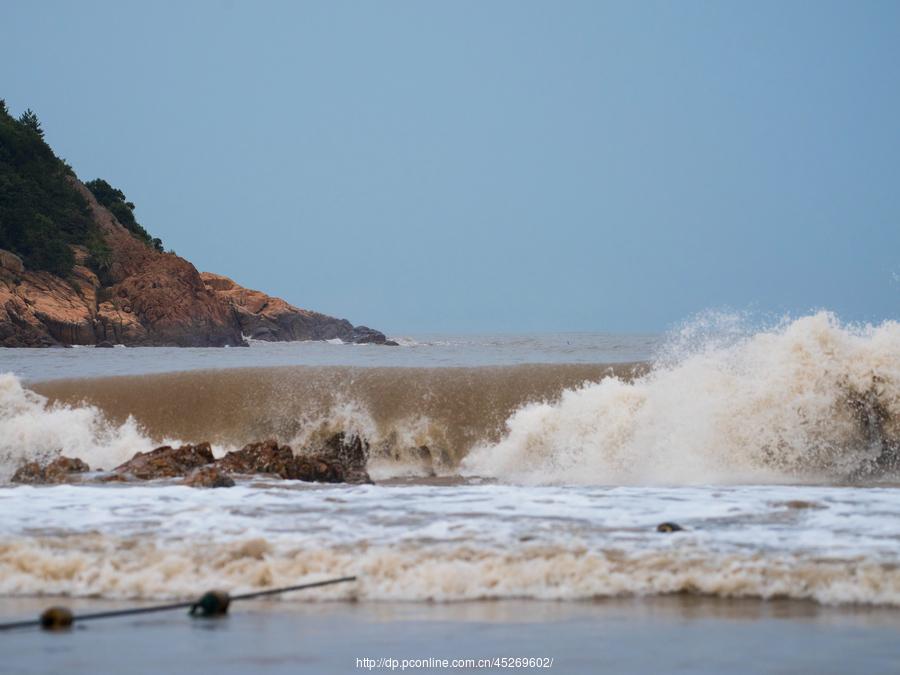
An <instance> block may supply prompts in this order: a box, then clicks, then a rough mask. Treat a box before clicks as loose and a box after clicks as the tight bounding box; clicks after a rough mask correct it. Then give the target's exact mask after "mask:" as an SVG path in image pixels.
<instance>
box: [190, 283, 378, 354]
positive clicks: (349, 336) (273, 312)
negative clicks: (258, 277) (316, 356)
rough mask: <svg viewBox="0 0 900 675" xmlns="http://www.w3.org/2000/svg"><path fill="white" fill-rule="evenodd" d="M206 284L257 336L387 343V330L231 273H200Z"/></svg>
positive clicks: (246, 332) (245, 329)
mask: <svg viewBox="0 0 900 675" xmlns="http://www.w3.org/2000/svg"><path fill="white" fill-rule="evenodd" d="M200 277H201V278H202V279H203V282H204V283H205V284H206V287H207V288H208V289H209V290H210V291H212V292H214V293H216V294H217V295H218V296H219V297H220V298H222V299H223V300H225V301H226V302H228V303H229V304H230V305H231V307H232V308H233V310H234V314H235V316H236V317H237V320H238V322H239V323H240V326H241V332H242V333H243V334H244V335H246V336H248V337H250V338H253V339H254V340H268V341H271V342H278V341H291V340H334V339H339V340H343V341H344V342H359V343H363V342H373V343H376V344H386V343H387V339H386V338H385V336H384V333H381V332H380V331H377V330H373V329H372V328H367V327H365V326H356V327H354V326H353V324H352V323H350V322H349V321H347V320H346V319H336V318H334V317H333V316H328V315H326V314H320V313H319V312H311V311H309V310H307V309H300V308H299V307H295V306H294V305H292V304H290V303H288V302H285V301H284V300H282V299H281V298H276V297H273V296H271V295H266V294H265V293H262V292H260V291H254V290H252V289H250V288H244V287H243V286H240V285H239V284H237V283H235V282H234V281H232V280H231V279H229V278H228V277H225V276H222V275H220V274H213V273H211V272H203V273H201V274H200Z"/></svg>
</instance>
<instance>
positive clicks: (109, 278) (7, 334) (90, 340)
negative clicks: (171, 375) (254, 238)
mask: <svg viewBox="0 0 900 675" xmlns="http://www.w3.org/2000/svg"><path fill="white" fill-rule="evenodd" d="M70 181H71V183H72V185H73V187H75V189H76V190H78V192H79V193H81V194H82V196H83V197H84V198H85V200H86V201H87V203H88V206H89V208H90V212H91V217H92V219H93V221H94V222H95V223H96V225H97V226H98V227H99V229H100V231H101V233H102V235H103V238H104V239H105V241H106V243H107V244H108V245H109V248H110V252H111V256H110V264H109V267H108V269H107V270H106V271H105V273H104V275H103V276H104V282H105V283H101V281H100V279H98V277H97V275H96V274H95V273H94V272H92V271H91V270H90V269H88V268H87V267H86V266H85V265H84V262H85V259H86V257H87V251H86V250H85V249H83V248H82V247H79V246H73V247H72V249H73V252H74V254H75V259H76V265H75V267H74V268H73V271H72V273H71V274H70V275H69V276H67V277H66V278H62V277H59V276H56V275H54V274H52V273H50V272H46V271H31V270H26V269H25V268H24V266H23V264H22V261H21V259H20V258H18V257H17V256H15V255H13V254H12V253H9V252H8V251H2V250H0V346H5V347H41V346H55V345H60V344H79V345H90V344H97V343H101V342H110V343H117V344H125V345H132V346H138V345H144V346H159V345H176V346H186V347H220V346H225V345H242V344H245V342H244V339H243V337H242V335H247V336H249V337H253V338H257V339H263V340H323V339H331V338H340V339H342V340H345V341H358V342H376V343H385V342H386V341H385V337H384V335H383V334H382V333H379V332H378V331H372V330H370V329H367V328H365V327H359V328H354V327H353V325H352V324H350V322H348V321H346V320H342V319H335V318H333V317H330V316H326V315H324V314H318V313H316V312H309V311H306V310H302V309H298V308H297V307H294V306H292V305H290V304H288V303H287V302H285V301H283V300H281V299H279V298H272V297H270V296H267V295H265V294H263V293H260V292H259V291H253V290H249V289H246V288H242V287H241V286H238V285H237V284H235V283H234V282H233V281H231V280H230V279H228V278H227V277H220V276H218V275H214V274H204V275H201V274H200V273H199V272H198V271H197V269H196V268H195V267H194V266H193V265H192V264H191V263H190V262H188V261H187V260H185V259H184V258H180V257H178V256H177V255H174V254H172V253H160V252H158V251H156V250H154V249H152V248H150V247H149V246H147V245H145V244H144V243H143V242H141V241H138V240H137V239H135V238H134V236H132V234H131V233H130V232H129V231H128V230H127V229H126V228H125V227H123V226H122V225H121V224H120V223H119V222H118V221H117V220H116V218H115V216H113V214H112V213H111V212H110V211H109V210H107V209H106V208H104V207H103V206H101V205H100V204H98V203H97V200H96V199H95V198H94V196H93V194H91V191H90V190H88V189H87V188H86V187H85V186H84V185H83V184H82V183H81V182H79V181H78V180H76V179H75V178H70Z"/></svg>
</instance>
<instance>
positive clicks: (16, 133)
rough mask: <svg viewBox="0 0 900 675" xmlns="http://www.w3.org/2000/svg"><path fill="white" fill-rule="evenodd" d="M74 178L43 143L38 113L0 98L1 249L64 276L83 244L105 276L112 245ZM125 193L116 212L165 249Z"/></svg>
mask: <svg viewBox="0 0 900 675" xmlns="http://www.w3.org/2000/svg"><path fill="white" fill-rule="evenodd" d="M74 177H75V174H74V172H73V171H72V168H71V167H70V166H69V165H68V164H66V163H65V162H64V161H63V160H61V159H60V158H58V157H57V156H56V155H55V154H54V153H53V150H52V149H51V148H50V146H49V145H47V143H46V142H45V141H44V131H43V129H42V128H41V123H40V120H38V117H37V115H36V114H35V113H34V112H33V111H32V110H30V109H29V110H26V111H25V112H24V113H22V115H21V116H20V117H19V119H15V118H14V117H12V116H11V115H10V114H9V111H8V110H7V107H6V102H5V101H0V248H2V249H6V250H8V251H12V252H13V253H15V254H17V255H18V256H20V257H21V258H22V260H23V262H24V263H25V266H26V267H27V268H28V269H33V270H47V271H49V272H53V273H54V274H57V275H60V276H65V275H66V274H68V273H69V272H71V270H72V266H73V265H74V264H75V256H74V254H73V252H72V249H71V246H72V245H80V246H84V247H85V248H86V249H87V250H88V253H89V257H88V261H87V262H88V264H89V265H90V267H91V268H92V269H93V270H94V271H95V272H96V273H97V274H98V275H99V276H100V278H101V279H102V278H103V277H104V272H105V270H108V268H109V266H110V264H111V261H110V251H109V246H108V245H107V244H106V241H105V239H104V238H103V234H102V233H101V231H100V229H99V227H98V226H97V224H96V223H95V222H94V220H93V218H92V217H91V212H90V209H89V208H88V204H87V201H86V200H85V199H84V197H83V196H82V195H81V193H79V192H78V190H76V189H75V187H74V185H73V182H72V179H73V178H74ZM104 182H105V181H104ZM107 185H108V184H107ZM110 189H112V188H110ZM117 192H118V191H117ZM119 194H121V192H119ZM124 197H125V195H121V202H122V204H121V206H120V207H116V208H118V209H119V212H118V213H117V212H116V211H114V213H115V215H116V216H117V217H118V218H119V219H120V221H121V220H122V219H123V218H124V219H125V220H126V221H128V222H123V225H125V227H127V228H128V229H129V230H131V232H132V233H133V234H134V236H135V237H137V238H138V239H140V240H142V241H144V242H145V243H146V244H147V245H148V246H153V247H155V248H157V249H161V248H162V242H159V240H154V239H153V238H152V237H151V236H150V235H149V234H148V233H147V231H146V230H145V229H144V228H143V227H141V226H140V225H138V224H137V221H135V220H134V214H133V213H132V211H133V210H134V204H131V203H130V202H126V201H125V198H124ZM123 209H124V211H123ZM126 211H127V213H126ZM129 216H130V220H129Z"/></svg>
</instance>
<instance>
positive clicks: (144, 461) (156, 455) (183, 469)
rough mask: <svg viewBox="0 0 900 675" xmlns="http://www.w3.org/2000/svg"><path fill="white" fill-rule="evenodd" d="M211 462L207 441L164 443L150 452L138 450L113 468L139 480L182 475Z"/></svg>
mask: <svg viewBox="0 0 900 675" xmlns="http://www.w3.org/2000/svg"><path fill="white" fill-rule="evenodd" d="M213 462H215V457H213V454H212V448H210V445H209V443H199V444H197V445H182V446H181V447H180V448H173V447H171V446H168V445H164V446H162V447H160V448H156V449H155V450H151V451H150V452H139V453H137V454H136V455H135V456H134V457H132V458H131V459H130V460H128V461H127V462H125V463H124V464H122V465H120V466H117V467H116V468H115V469H114V470H115V471H116V472H118V473H127V474H131V475H132V476H134V477H135V478H140V479H141V480H152V479H154V478H172V477H174V476H184V475H186V474H188V473H190V472H191V471H192V470H194V469H196V468H197V467H200V466H204V465H207V464H212V463H213Z"/></svg>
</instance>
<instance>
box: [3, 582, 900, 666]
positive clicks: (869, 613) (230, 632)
mask: <svg viewBox="0 0 900 675" xmlns="http://www.w3.org/2000/svg"><path fill="white" fill-rule="evenodd" d="M49 604H52V603H50V602H49V599H48V598H44V599H40V600H38V599H33V598H0V615H2V616H3V617H4V619H11V618H21V617H25V618H30V617H33V616H35V615H36V614H37V613H39V612H40V611H41V610H42V609H43V608H45V607H46V606H47V605H49ZM62 604H67V605H68V606H69V607H71V608H73V609H74V610H76V611H87V610H93V611H96V610H99V609H114V608H121V607H124V606H131V605H128V603H118V602H111V601H97V600H69V601H67V602H64V603H62ZM898 629H900V612H898V611H896V610H886V609H879V608H854V607H839V608H837V607H828V606H822V605H817V604H815V603H809V602H804V601H781V600H770V601H756V600H722V599H716V600H711V599H707V598H698V597H694V596H667V597H659V598H625V599H611V600H603V601H586V602H558V601H557V602H541V601H513V600H507V601H496V602H463V603H447V604H427V603H396V602H392V603H348V602H319V603H307V602H301V601H290V600H286V601H248V602H241V603H236V604H235V605H233V607H232V609H231V611H230V615H229V616H228V617H225V618H223V619H211V620H210V619H205V620H204V619H197V620H191V619H190V618H188V617H187V616H185V615H184V614H183V613H181V612H177V611H176V612H167V613H164V614H158V615H144V616H142V617H128V618H122V619H108V620H101V621H93V622H89V623H85V624H83V626H81V627H76V628H75V629H73V630H71V631H68V632H64V633H46V632H42V631H40V630H36V629H33V630H32V629H28V630H16V631H12V632H9V633H5V634H0V640H3V639H6V640H15V644H16V649H15V650H9V651H8V653H7V656H6V657H5V659H4V661H5V665H6V666H7V667H8V668H10V669H11V671H14V672H17V673H23V674H28V673H38V672H66V673H67V674H70V675H80V674H81V673H84V674H85V675H87V674H88V673H90V674H91V675H93V673H96V672H115V671H120V672H121V671H124V670H127V671H128V672H137V673H158V672H191V671H193V672H216V673H241V672H247V671H248V670H252V671H254V672H265V673H281V672H284V673H288V672H290V673H295V672H298V670H300V669H312V670H315V671H317V672H360V671H363V672H366V671H367V670H368V668H367V667H366V666H365V665H360V664H359V663H358V662H357V659H373V660H377V659H392V660H396V661H397V664H398V665H397V667H396V669H397V670H400V665H399V664H400V662H401V661H402V660H403V659H407V660H409V661H410V662H413V661H414V660H423V659H425V660H427V659H480V658H488V659H492V658H497V657H500V658H502V657H511V658H516V657H526V658H529V657H530V658H549V659H552V660H553V661H552V666H551V667H550V668H549V669H548V670H551V671H553V672H560V673H578V672H585V671H586V670H595V671H596V670H597V669H604V670H606V671H608V672H616V673H647V672H663V671H665V672H670V671H673V670H674V671H679V672H691V673H719V672H731V673H758V672H773V670H775V669H778V670H785V671H791V672H819V673H844V672H852V671H856V672H867V673H889V672H896V667H897V665H898V657H897V652H896V647H895V644H896V634H897V630H898ZM388 663H390V662H388ZM420 665H421V662H420ZM408 669H409V670H410V671H413V672H416V671H419V672H422V671H423V670H424V669H421V668H415V667H413V666H409V668H408ZM373 670H381V669H379V668H373ZM429 670H430V672H440V671H441V670H442V669H441V668H432V669H429ZM487 672H502V670H500V669H498V670H496V671H493V670H488V671H487Z"/></svg>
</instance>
